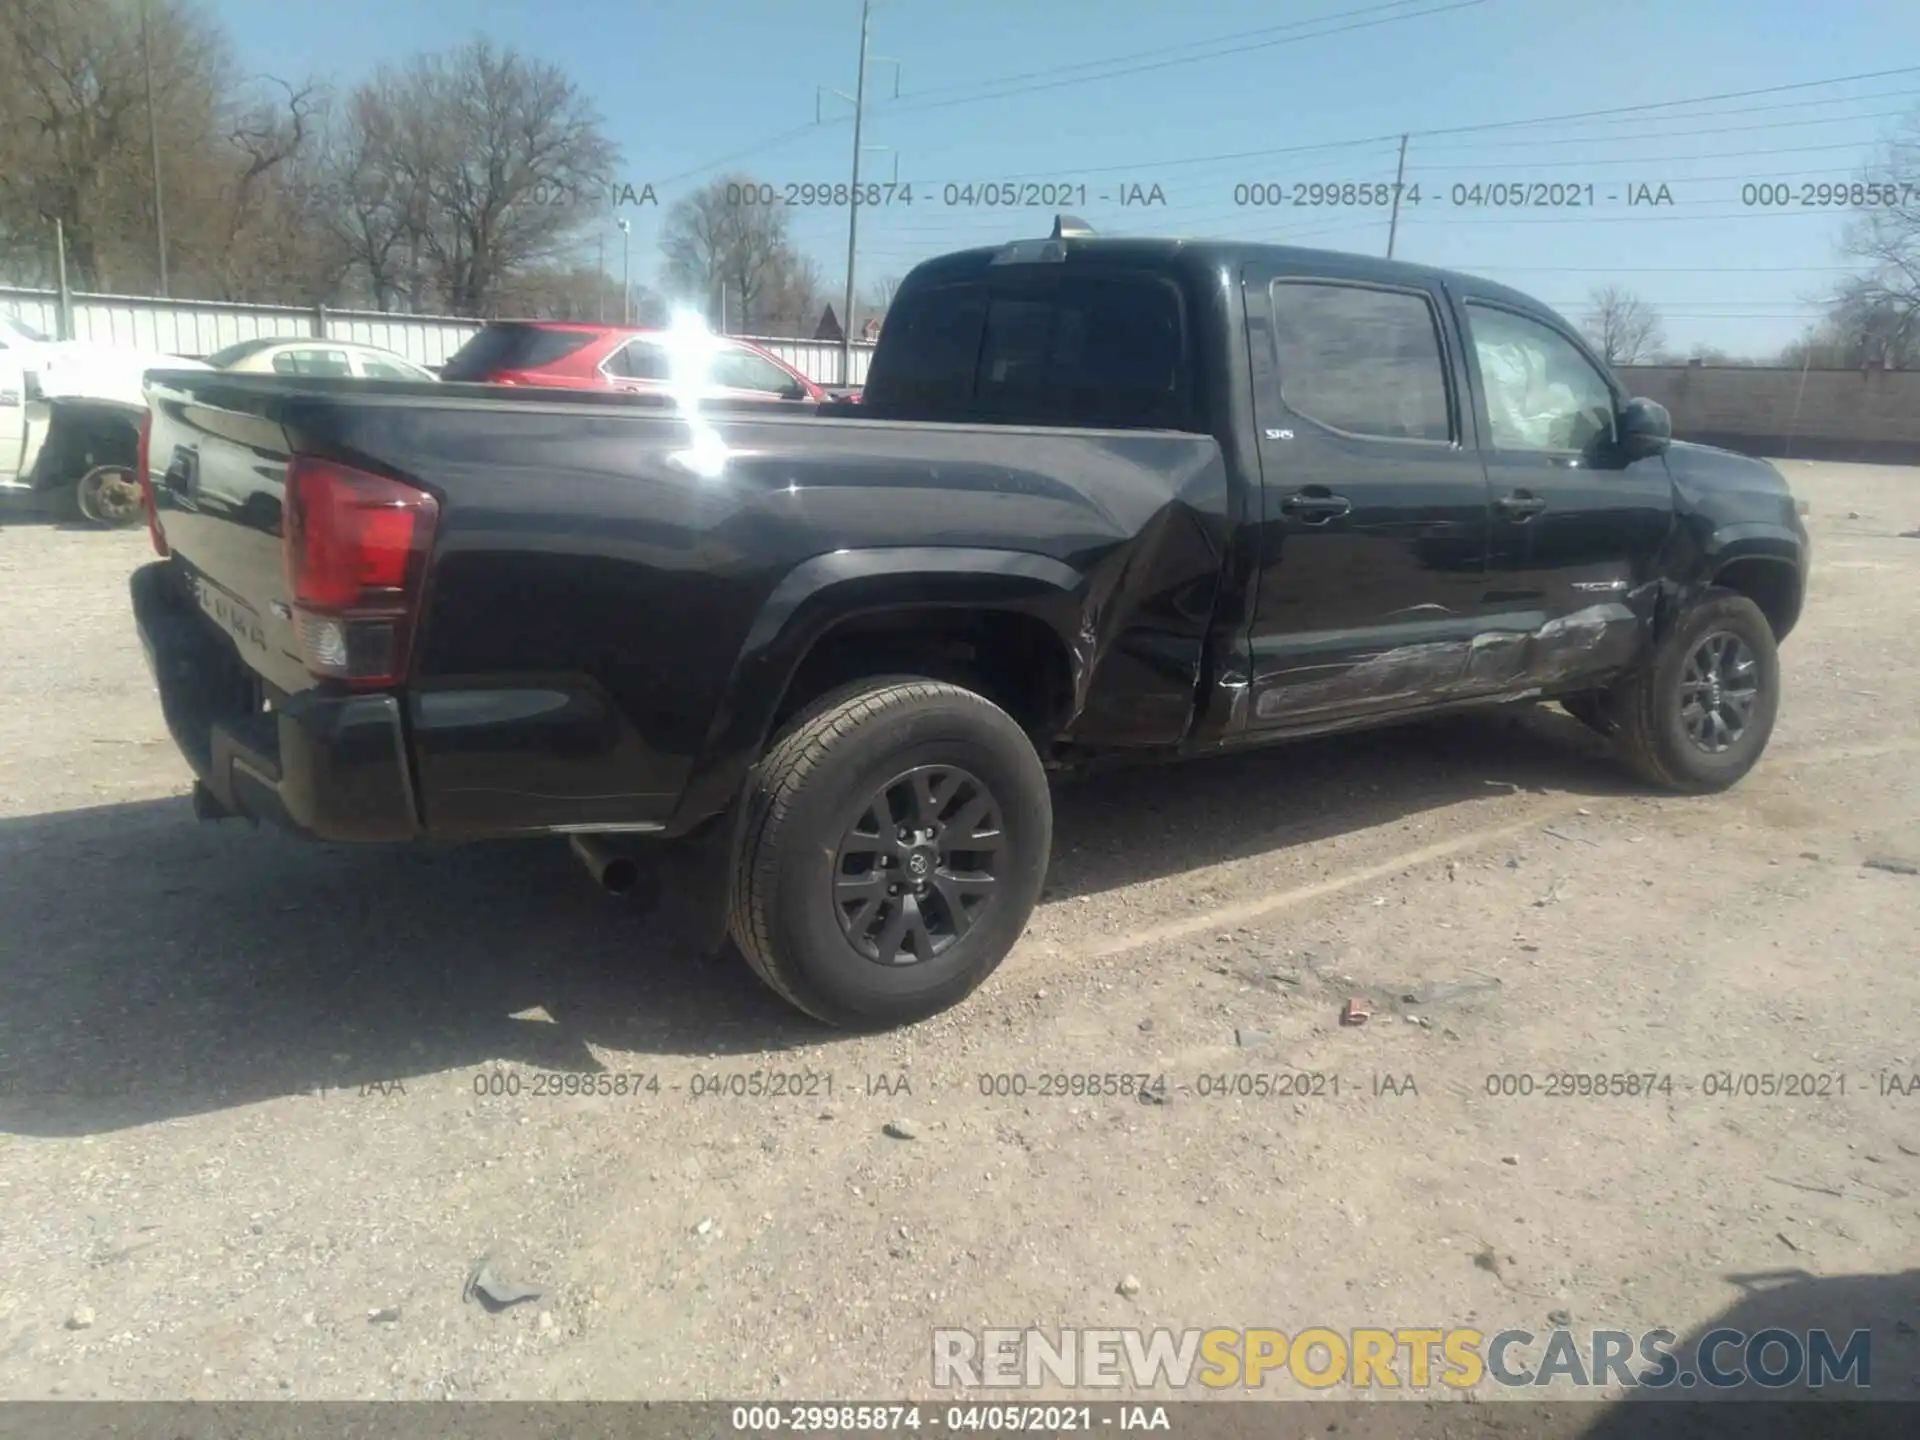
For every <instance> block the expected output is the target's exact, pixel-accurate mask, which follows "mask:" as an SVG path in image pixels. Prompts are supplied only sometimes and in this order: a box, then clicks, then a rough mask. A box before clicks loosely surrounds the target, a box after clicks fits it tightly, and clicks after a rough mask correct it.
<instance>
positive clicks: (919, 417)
mask: <svg viewBox="0 0 1920 1440" xmlns="http://www.w3.org/2000/svg"><path fill="white" fill-rule="evenodd" d="M1065 228H1066V227H1062V229H1061V230H1060V231H1056V238H1053V239H1043V240H1032V241H1017V242H1014V243H1012V244H1009V245H1006V246H1003V247H999V248H986V249H977V250H969V251H966V252H963V253H958V254H953V255H948V256H944V257H942V258H940V259H936V260H932V261H929V262H927V263H925V264H922V265H921V266H919V267H918V268H917V269H915V270H914V271H913V272H912V274H911V275H910V276H909V277H908V278H907V280H906V281H905V282H904V284H903V285H902V286H901V288H900V291H899V294H898V296H897V298H896V300H895V302H894V305H893V308H892V310H891V312H890V313H889V315H888V318H887V324H886V327H885V331H884V335H883V337H882V339H881V341H880V343H879V347H878V350H877V352H876V354H875V355H874V357H873V364H872V369H871V373H870V375H869V377H868V380H867V384H866V390H865V394H864V396H863V398H862V401H861V403H859V404H827V405H822V406H818V407H811V408H806V409H796V411H795V412H794V413H792V414H784V413H783V414H781V415H778V416H775V415H770V414H765V413H749V412H745V411H741V412H729V411H727V410H725V409H724V408H721V409H715V408H713V407H712V406H710V405H705V404H702V403H701V402H699V401H698V400H697V399H695V398H694V395H695V391H696V390H697V388H698V387H697V384H696V383H695V379H697V372H698V370H699V364H700V360H699V356H700V349H701V338H700V336H699V335H698V334H697V333H693V332H686V333H684V334H683V335H682V338H681V341H680V342H679V350H678V352H677V353H678V354H679V355H680V357H681V359H680V360H677V361H676V366H677V369H676V374H677V375H678V376H681V377H682V378H686V377H694V378H687V383H686V386H685V388H684V391H683V393H682V394H681V395H680V396H678V397H677V398H661V399H648V398H640V397H631V396H622V395H604V396H602V395H595V394H582V393H579V392H564V393H563V392H557V391H543V390H538V389H524V388H522V389H500V388H488V387H485V386H478V385H453V384H441V385H433V386H428V385H412V384H407V383H383V382H374V381H355V380H313V379H298V378H291V377H288V378H282V377H275V376H261V377H248V376H237V375H226V374H204V373H186V372H156V373H155V374H154V375H152V376H150V377H149V383H148V398H149V402H150V407H151V413H150V417H149V429H148V433H147V435H146V436H145V439H144V442H143V443H144V447H145V448H144V453H143V455H142V458H141V461H140V464H139V472H140V474H141V475H142V476H143V477H145V479H146V482H147V488H146V493H147V497H148V510H149V521H150V523H151V527H152V531H153V537H154V542H155V546H156V548H157V549H158V550H159V552H160V553H161V555H162V556H164V557H165V558H164V559H163V560H161V561H160V562H158V563H153V564H149V565H147V566H145V567H143V568H142V569H140V570H139V571H138V572H136V573H135V575H134V576H133V579H132V592H133V595H132V598H133V606H134V611H135V614H136V616H137V619H138V624H139V629H140V633H141V637H142V639H143V642H144V644H145V646H146V649H147V653H148V656H149V658H150V660H151V661H152V664H153V668H154V672H155V675H156V677H157V680H158V683H159V688H160V694H161V700H162V704H163V707H164V710H165V713H166V718H167V721H168V724H169V727H170V728H171V730H172V732H173V735H174V737H175V739H176V741H177V743H178V744H179V746H180V748H181V750H182V751H183V752H184V753H185V755H186V756H187V758H188V760H189V761H190V762H191V764H192V766H193V768H194V770H195V771H196V772H197V774H198V776H199V777H200V783H199V784H198V785H197V786H196V787H195V803H196V808H197V809H198V811H199V812H200V813H201V814H202V815H203V816H208V817H213V818H221V817H225V816H230V815H239V816H246V817H250V818H253V819H255V820H267V821H270V822H273V823H276V824H279V825H282V826H285V827H288V828H290V829H292V830H295V831H297V832H300V833H304V834H307V835H311V836H317V837H322V838H325V839H329V840H345V841H401V840H409V839H414V838H418V837H427V838H431V839H434V840H465V839H474V838H486V837H501V836H536V835H539V836H552V835H561V836H568V837H572V839H573V843H574V845H575V848H576V849H577V850H579V851H580V852H581V854H582V856H583V858H585V859H586V860H587V861H588V864H589V866H590V868H593V869H594V870H595V871H596V873H598V874H600V875H601V876H602V877H603V878H604V879H606V880H607V881H608V882H609V883H624V882H625V881H627V880H630V879H631V878H632V877H633V874H634V870H633V862H632V860H631V858H628V857H631V856H632V855H633V853H634V851H635V850H636V849H640V850H644V849H645V848H646V846H645V845H644V844H642V843H640V842H639V841H638V840H637V839H636V838H635V837H652V839H653V840H654V841H671V842H675V843H674V845H673V846H672V847H671V853H673V854H677V855H680V856H683V857H684V856H685V855H687V854H698V855H701V856H704V857H707V858H705V859H703V860H701V862H700V863H699V864H698V865H696V866H695V867H694V873H695V874H697V875H701V876H706V877H707V878H708V882H710V883H706V885H705V889H704V891H702V890H701V889H699V888H698V887H696V888H695V890H694V891H693V893H695V894H700V893H705V894H706V895H707V897H708V899H707V902H706V905H707V913H708V914H709V915H710V916H711V917H712V919H711V931H710V935H709V938H710V939H711V940H712V941H713V944H714V946H715V948H718V947H719V946H720V945H721V944H723V943H724V941H725V938H726V937H727V936H728V935H729V934H730V935H731V937H732V938H733V940H734V941H735V942H736V943H737V944H738V946H739V948H740V949H741V950H742V951H743V952H744V954H745V956H746V958H747V960H748V961H749V962H750V963H751V964H752V966H753V967H754V969H755V970H756V971H757V972H758V973H759V974H760V975H761V976H762V978H763V979H765V981H766V982H767V983H768V984H769V985H771V986H772V987H773V988H774V989H775V990H776V991H778V992H779V993H780V994H781V995H783V996H784V997H786V999H788V1000H789V1001H791V1002H792V1003H793V1004H795V1005H797V1006H799V1007H800V1008H802V1009H804V1010H806V1011H808V1012H809V1013H811V1014H813V1015H814V1016H816V1017H819V1018H821V1019H824V1020H826V1021H829V1022H831V1023H835V1024H841V1025H848V1026H880V1025H888V1024H897V1023H902V1022H905V1021H910V1020H913V1019H916V1018H920V1017H924V1016H926V1015H929V1014H932V1013H934V1012H936V1011H938V1010H941V1009H943V1008H944V1007H947V1006H949V1005H952V1004H954V1003H955V1002H957V1001H958V1000H960V999H961V998H962V997H963V996H965V995H966V994H967V993H968V992H970V991H971V990H972V989H973V988H974V987H975V986H977V985H978V984H980V983H981V981H982V980H983V979H985V977H986V976H987V975H988V974H990V973H991V972H992V971H993V969H994V968H995V966H997V965H998V964H999V962H1000V960H1001V959H1002V957H1003V956H1005V954H1006V953H1007V951H1008V950H1009V949H1010V948H1011V947H1012V945H1013V944H1014V942H1015V940H1016V939H1017V938H1018V936H1019V935H1020V933H1021V930H1022V929H1023V927H1024V926H1025V924H1026V922H1027V918H1028V916H1029V914H1030V912H1031V910H1032V908H1033V906H1034V903H1035V901H1036V899H1037V897H1038V896H1039V894H1040V888H1041V882H1042V879H1043V877H1044V875H1045V873H1046V867H1047V859H1048V851H1049V847H1050V844H1051V838H1052V837H1051V808H1050V800H1049V790H1048V777H1047V772H1048V770H1049V769H1050V768H1060V767H1072V766H1074V765H1076V764H1080V763H1083V762H1086V761H1090V760H1093V759H1096V758H1098V757H1102V756H1113V755H1117V754H1118V755H1124V754H1132V755H1154V756H1164V757H1169V758H1171V757H1180V756H1189V755H1195V754H1202V753H1207V752H1213V751H1219V750H1221V749H1224V748H1227V747H1233V746H1243V745H1253V744H1263V743H1267V742H1270V741H1278V740H1285V739H1288V738H1290V737H1295V736H1302V735H1309V734H1317V733H1324V732H1328V731H1333V730H1338V729H1345V728H1351V727H1360V726H1370V725H1377V724H1382V723H1387V722H1391V721H1399V720H1403V719H1406V718H1408V717H1411V716H1416V715H1426V714H1432V713H1435V712H1438V711H1442V710H1446V709H1452V708H1456V707H1464V706H1476V705H1486V704H1490V703H1499V702H1510V701H1520V700H1540V699H1553V700H1558V701H1559V702H1560V703H1562V704H1563V705H1565V707H1566V708H1567V709H1568V710H1570V711H1572V712H1573V713H1574V714H1575V715H1577V716H1579V717H1580V718H1581V719H1582V720H1584V721H1586V722H1587V723H1589V724H1591V725H1593V726H1594V727H1596V728H1597V729H1599V730H1601V731H1603V732H1604V733H1607V734H1609V735H1611V736H1613V737H1614V739H1615V742H1616V745H1617V748H1618V750H1619V752H1620V754H1621V756H1622V757H1623V758H1624V760H1626V761H1627V762H1628V763H1629V764H1630V765H1631V766H1632V767H1633V768H1634V769H1635V770H1637V771H1638V772H1639V773H1640V774H1641V775H1642V776H1644V777H1645V779H1646V780H1647V781H1649V782H1651V783H1653V784H1655V785H1658V786H1662V787H1666V788H1670V789H1673V790H1679V791H1709V790H1715V789H1719V788H1722V787H1725V786H1727V785H1730V784H1732V783H1733V782H1735V781H1736V780H1738V779H1739V778H1740V777H1741V776H1742V775H1744V774H1745V773H1746V772H1747V770H1748V769H1749V768H1751V767H1752V766H1753V764H1754V763H1755V761H1756V760H1757V759H1758V758H1759V756H1760V753H1761V751H1762V749H1763V748H1764V747H1765V745H1766V743H1767V739H1768V735H1769V733H1770V732H1771V730H1772V728H1773V724H1774V718H1775V714H1776V711H1777V707H1778V703H1779V699H1778V697H1779V669H1778V662H1777V658H1776V649H1775V647H1776V645H1777V644H1778V643H1779V642H1780V641H1781V640H1782V639H1784V638H1785V636H1786V635H1787V634H1788V632H1789V631H1791V630H1792V629H1793V628H1794V625H1795V622H1796V621H1797V619H1798V618H1799V614H1800V609H1801V602H1802V597H1803V595H1804V593H1805V589H1806V582H1807V573H1808V562H1809V551H1808V541H1807V535H1806V532H1805V529H1804V528H1803V526H1802V524H1801V522H1800V520H1799V518H1798V514H1797V509H1796V505H1795V502H1794V499H1793V497H1792V495H1791V494H1790V492H1789V490H1788V487H1787V485H1786V483H1785V481H1784V480H1783V479H1782V477H1781V476H1780V474H1779V473H1778V472H1777V471H1776V470H1775V469H1774V468H1773V467H1772V466H1770V465H1768V464H1766V463H1765V462H1763V461H1759V460H1752V459H1747V458H1743V457H1741V456H1737V455H1733V454H1730V453H1727V452H1723V451H1717V450H1709V449H1704V448H1701V447H1697V446H1692V445H1685V444H1680V443H1677V442H1674V441H1672V440H1671V438H1670V429H1669V424H1668V420H1667V416H1666V413H1665V412H1664V411H1663V410H1662V409H1661V408H1660V407H1659V406H1657V405H1654V404H1652V403H1650V402H1648V401H1645V400H1637V399H1632V398H1630V397H1629V396H1627V395H1626V394H1625V393H1624V392H1623V391H1622V389H1621V388H1620V386H1619V384H1618V382H1617V381H1616V380H1615V379H1614V377H1613V376H1612V375H1611V374H1610V373H1609V371H1608V369H1607V367H1606V366H1605V365H1603V364H1602V363H1601V362H1600V361H1599V360H1598V359H1597V358H1596V357H1595V356H1594V354H1593V352H1592V351H1591V350H1590V349H1589V348H1588V346H1587V345H1586V344H1584V343H1583V341H1582V340H1581V338H1580V336H1579V334H1578V332H1577V331H1575V330H1574V329H1573V328H1572V327H1570V326H1569V325H1568V324H1567V323H1566V322H1565V321H1564V320H1562V319H1561V318H1560V317H1559V316H1557V315H1555V314H1554V313H1553V312H1552V311H1550V310H1548V309H1546V308H1544V307H1543V306H1541V305H1539V304H1538V303H1536V302H1534V301H1532V300H1529V299H1528V298H1527V297H1526V296H1524V295H1520V294H1517V293H1515V292H1514V291H1512V290H1509V289H1506V288H1505V287H1503V286H1500V285H1496V284H1492V283H1489V282H1487V281H1484V280H1477V279H1474V278H1472V277H1469V276H1465V275H1458V274H1452V273H1447V272H1442V271H1437V270H1431V269H1425V268H1421V267H1417V266H1413V265H1408V264H1397V263H1393V262H1390V261H1380V260H1374V259H1367V258H1362V257H1358V256H1352V255H1343V254H1333V253H1327V252H1319V251H1312V250H1301V249H1290V248H1282V247H1276V246H1266V245H1255V244H1240V243H1221V242H1197V241H1175V240H1158V239H1152V240H1149V239H1123V238H1105V237H1102V238H1086V237H1078V236H1074V235H1071V234H1066V233H1062V232H1063V231H1064V230H1065Z"/></svg>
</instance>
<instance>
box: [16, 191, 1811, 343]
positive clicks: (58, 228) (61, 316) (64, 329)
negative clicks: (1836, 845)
mask: <svg viewBox="0 0 1920 1440" xmlns="http://www.w3.org/2000/svg"><path fill="white" fill-rule="evenodd" d="M53 273H54V282H55V283H56V284H57V285H58V286H59V287H60V288H59V295H60V299H59V301H58V302H57V304H56V307H55V309H54V327H53V328H54V331H55V334H54V337H53V338H54V339H56V340H71V339H73V292H72V291H71V290H69V289H68V288H67V227H66V225H65V223H64V222H62V220H61V219H60V217H59V216H58V215H56V216H54V217H53ZM1803 378H1804V377H1803Z"/></svg>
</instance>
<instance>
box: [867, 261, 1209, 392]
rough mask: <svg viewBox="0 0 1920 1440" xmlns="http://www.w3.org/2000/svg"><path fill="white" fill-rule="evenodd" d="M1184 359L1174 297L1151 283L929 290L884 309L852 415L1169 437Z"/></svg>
mask: <svg viewBox="0 0 1920 1440" xmlns="http://www.w3.org/2000/svg"><path fill="white" fill-rule="evenodd" d="M1186 350H1187V346H1186V330H1185V325H1184V323H1183V315H1182V309H1181V304H1180V294H1179V291H1178V290H1177V289H1175V288H1174V286H1173V285H1171V284H1170V283H1168V282H1167V281H1165V280H1162V279H1159V278H1156V277H1147V276H1137V275H1102V274H1078V275H1057V276H1050V277H1047V278H1045V279H1044V280H1037V281H1034V280H1023V281H1022V282H1021V283H1017V284H1013V285H1006V286H1002V285H995V284H989V283H986V282H979V283H968V284H959V285H943V286H930V287H928V288H926V289H924V290H919V291H914V292H911V293H909V294H908V295H906V296H904V297H902V299H901V300H899V301H896V302H895V305H894V308H893V311H892V313H890V314H889V315H888V316H887V323H886V327H885V328H884V329H883V330H882V331H881V337H880V346H879V349H878V351H877V352H876V353H875V355H874V358H873V370H872V373H871V375H870V376H869V377H868V380H867V386H866V393H865V395H864V396H863V403H864V404H866V405H867V406H869V407H870V408H871V409H872V410H873V411H875V412H876V413H878V412H881V411H884V412H887V413H889V414H893V415H897V416H901V417H903V418H904V417H907V416H910V415H918V416H925V417H927V418H955V417H960V416H964V417H966V418H969V419H977V420H989V421H1002V422H1005V423H1011V424H1036V425H1077V426H1091V427H1098V428H1156V429H1157V428H1179V427H1181V426H1183V425H1185V424H1186V423H1187V422H1188V419H1189V416H1190V403H1189V394H1188V365H1187V355H1186Z"/></svg>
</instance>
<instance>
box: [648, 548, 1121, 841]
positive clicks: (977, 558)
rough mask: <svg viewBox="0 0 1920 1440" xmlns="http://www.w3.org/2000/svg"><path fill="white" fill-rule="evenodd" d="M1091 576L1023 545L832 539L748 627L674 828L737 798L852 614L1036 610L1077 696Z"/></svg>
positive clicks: (1082, 678)
mask: <svg viewBox="0 0 1920 1440" xmlns="http://www.w3.org/2000/svg"><path fill="white" fill-rule="evenodd" d="M1086 586H1087V580H1086V577H1085V576H1083V575H1082V574H1081V573H1080V572H1078V571H1076V570H1074V569H1073V568H1072V567H1071V566H1070V565H1067V564H1065V563H1064V562H1062V561H1059V560H1055V559H1052V558H1051V557H1049V556H1045V555H1035V554H1031V553H1029V552H1027V551H1021V550H999V549H987V548H975V547H959V546H935V545H902V546H887V547H882V548H873V549H859V550H835V551H832V552H830V553H828V554H825V555H816V556H814V557H813V558H812V559H810V560H806V561H803V562H801V563H800V564H799V565H796V566H795V567H794V568H793V569H792V570H790V571H788V572H787V574H786V575H785V577H784V578H782V580H781V581H780V583H779V584H778V585H776V586H775V587H774V589H773V592H772V593H771V594H770V595H768V597H767V599H766V602H765V603H764V604H763V605H762V606H761V607H760V610H759V613H758V614H756V615H755V616H754V620H753V623H752V625H751V626H749V627H748V630H747V637H746V639H745V640H744V641H743V642H742V644H741V647H740V654H739V655H738V656H737V657H736V658H735V660H734V664H733V669H732V672H731V673H730V674H729V675H728V677H727V684H726V688H725V690H724V691H723V692H722V694H721V698H720V704H719V706H718V708H717V709H716V710H715V712H714V717H713V720H712V721H711V723H710V724H709V725H708V727H707V734H706V738H705V740H704V741H703V742H702V744H701V747H700V756H699V758H698V759H697V760H696V761H695V762H694V766H693V769H692V771H691V772H690V774H689V776H688V779H687V784H686V786H685V787H684V789H683V790H682V792H681V796H680V803H679V804H678V805H677V806H676V807H675V809H674V815H673V819H672V820H671V821H670V822H669V824H668V826H667V830H668V833H670V834H684V833H686V832H687V831H689V830H691V829H693V828H695V827H697V826H698V825H700V824H702V823H703V822H705V821H707V820H710V819H712V818H713V817H714V816H715V815H718V814H720V813H721V812H722V811H724V810H725V809H726V808H727V807H728V806H729V805H730V804H731V803H732V801H733V799H734V796H735V795H736V794H737V793H738V792H739V789H740V786H741V784H742V782H743V781H744V780H745V779H746V775H747V771H748V770H749V769H750V768H751V767H752V765H753V762H754V760H755V759H756V758H757V757H758V756H759V754H760V752H761V750H762V748H763V747H764V746H765V744H766V742H767V737H768V735H769V733H770V732H771V730H772V728H773V718H774V715H775V714H776V713H777V712H778V710H779V707H780V702H781V700H782V699H783V698H784V696H785V695H786V692H787V686H788V685H789V684H790V683H791V682H792V680H793V676H794V672H795V671H797V670H798V669H799V667H800V663H801V661H802V660H804V659H805V658H806V655H807V653H808V651H810V650H811V649H812V648H813V646H814V645H815V643H816V642H818V641H819V639H820V638H821V637H822V636H823V635H825V634H826V633H827V631H828V630H830V629H832V628H833V627H834V626H835V625H837V624H839V623H840V622H841V621H843V620H848V619H852V618H854V617H856V616H860V615H872V614H879V613H881V612H884V611H887V610H894V609H907V608H912V609H922V608H925V607H928V606H951V607H953V608H955V609H984V610H1002V611H1008V612H1012V613H1018V614H1027V615H1032V616H1035V617H1036V618H1038V619H1040V620H1041V621H1042V622H1043V623H1045V624H1046V625H1047V626H1048V628H1049V629H1051V630H1052V631H1053V632H1054V633H1055V634H1056V635H1057V636H1058V637H1059V638H1060V641H1061V644H1062V645H1063V646H1064V648H1065V650H1066V653H1067V657H1068V665H1069V667H1070V670H1071V674H1070V679H1071V681H1072V685H1073V691H1074V696H1075V699H1076V702H1077V701H1078V699H1079V697H1080V694H1081V691H1082V688H1083V687H1084V685H1085V683H1086V673H1087V668H1088V655H1087V643H1086V641H1085V640H1084V639H1083V638H1081V635H1080V631H1081V624H1080V616H1081V612H1082V610H1083V608H1084V599H1085V592H1086Z"/></svg>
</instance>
